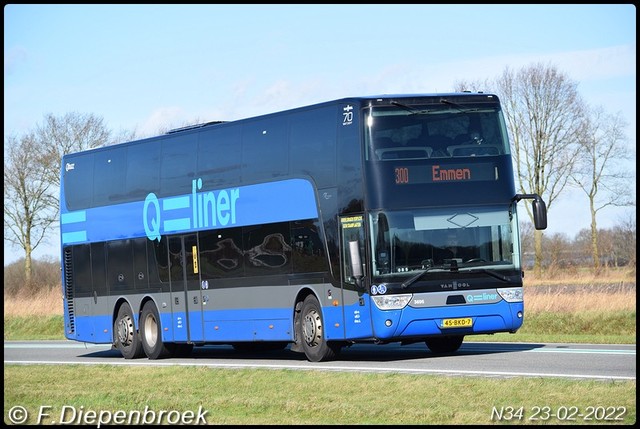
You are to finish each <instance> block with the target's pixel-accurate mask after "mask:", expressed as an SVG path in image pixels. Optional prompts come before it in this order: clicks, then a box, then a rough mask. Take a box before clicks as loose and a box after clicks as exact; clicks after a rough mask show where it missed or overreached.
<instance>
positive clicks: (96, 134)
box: [35, 112, 134, 187]
mask: <svg viewBox="0 0 640 429" xmlns="http://www.w3.org/2000/svg"><path fill="white" fill-rule="evenodd" d="M35 135H36V137H37V138H38V140H40V143H41V144H40V145H39V147H40V148H41V150H42V153H41V154H40V156H41V157H42V162H43V163H44V164H45V165H46V166H47V177H48V179H49V180H50V181H51V183H53V184H55V185H56V186H58V187H59V186H60V168H61V165H60V163H61V161H62V156H63V155H65V154H67V153H72V152H79V151H82V150H86V149H91V148H95V147H100V146H107V145H110V144H114V143H119V142H122V141H126V140H131V139H132V138H133V137H134V133H130V132H127V131H121V132H120V133H119V134H118V136H116V137H114V136H113V133H112V131H110V130H109V129H108V128H107V127H106V125H105V124H104V120H103V119H102V118H101V117H98V116H96V115H93V114H91V113H77V112H71V113H67V114H65V115H63V116H60V117H56V116H54V115H52V114H47V115H45V118H44V123H43V124H42V125H38V126H37V127H36V132H35Z"/></svg>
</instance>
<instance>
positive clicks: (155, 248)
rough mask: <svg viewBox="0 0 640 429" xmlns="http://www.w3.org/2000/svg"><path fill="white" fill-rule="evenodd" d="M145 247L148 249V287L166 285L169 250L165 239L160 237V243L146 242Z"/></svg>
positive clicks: (167, 280)
mask: <svg viewBox="0 0 640 429" xmlns="http://www.w3.org/2000/svg"><path fill="white" fill-rule="evenodd" d="M147 247H148V248H149V287H153V286H154V285H158V284H160V283H165V285H168V283H169V249H168V248H167V237H162V239H161V240H160V241H157V240H153V241H151V240H147ZM167 290H168V288H167Z"/></svg>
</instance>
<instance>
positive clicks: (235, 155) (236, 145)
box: [198, 125, 242, 190]
mask: <svg viewBox="0 0 640 429" xmlns="http://www.w3.org/2000/svg"><path fill="white" fill-rule="evenodd" d="M240 135H241V133H240V127H237V126H236V127H225V126H220V128H217V126H215V125H214V126H212V127H211V128H210V129H208V130H205V131H203V132H202V133H201V134H200V137H199V140H198V177H200V178H202V182H203V186H202V187H203V189H207V190H208V189H220V188H224V187H225V186H233V185H237V184H238V183H239V181H240V165H241V163H242V160H241V159H242V157H241V155H242V151H241V142H240Z"/></svg>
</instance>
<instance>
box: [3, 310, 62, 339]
mask: <svg viewBox="0 0 640 429" xmlns="http://www.w3.org/2000/svg"><path fill="white" fill-rule="evenodd" d="M64 338H65V337H64V319H63V317H62V316H61V315H57V316H29V317H22V316H10V317H7V316H5V317H4V339H5V340H63V339H64Z"/></svg>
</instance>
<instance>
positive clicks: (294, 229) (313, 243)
mask: <svg viewBox="0 0 640 429" xmlns="http://www.w3.org/2000/svg"><path fill="white" fill-rule="evenodd" d="M318 231H319V227H318V225H316V224H315V223H314V222H313V221H311V220H306V221H296V222H292V223H291V247H292V248H293V252H292V253H293V266H294V272H296V273H308V272H317V271H327V269H328V266H327V258H326V255H325V250H324V246H323V245H322V240H321V239H320V234H319V232H318Z"/></svg>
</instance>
